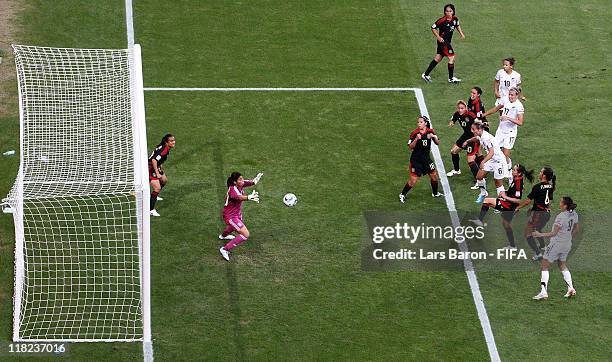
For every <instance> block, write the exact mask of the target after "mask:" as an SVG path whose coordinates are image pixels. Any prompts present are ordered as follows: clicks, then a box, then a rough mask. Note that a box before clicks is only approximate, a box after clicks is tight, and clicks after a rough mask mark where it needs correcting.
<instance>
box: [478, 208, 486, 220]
mask: <svg viewBox="0 0 612 362" xmlns="http://www.w3.org/2000/svg"><path fill="white" fill-rule="evenodd" d="M488 211H489V205H485V204H482V206H481V207H480V215H479V216H478V220H480V221H483V220H484V218H485V215H486V214H487V212H488Z"/></svg>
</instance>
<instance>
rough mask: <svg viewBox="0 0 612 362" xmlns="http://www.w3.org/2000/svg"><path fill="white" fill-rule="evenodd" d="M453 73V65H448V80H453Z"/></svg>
mask: <svg viewBox="0 0 612 362" xmlns="http://www.w3.org/2000/svg"><path fill="white" fill-rule="evenodd" d="M454 71H455V64H451V63H448V79H453V72H454Z"/></svg>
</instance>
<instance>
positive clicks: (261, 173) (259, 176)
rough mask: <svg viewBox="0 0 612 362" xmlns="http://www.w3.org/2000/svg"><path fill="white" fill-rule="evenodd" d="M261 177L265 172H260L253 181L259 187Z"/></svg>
mask: <svg viewBox="0 0 612 362" xmlns="http://www.w3.org/2000/svg"><path fill="white" fill-rule="evenodd" d="M261 176H263V172H260V173H258V174H257V176H255V178H254V179H253V182H254V183H255V185H257V183H258V182H259V180H260V179H261Z"/></svg>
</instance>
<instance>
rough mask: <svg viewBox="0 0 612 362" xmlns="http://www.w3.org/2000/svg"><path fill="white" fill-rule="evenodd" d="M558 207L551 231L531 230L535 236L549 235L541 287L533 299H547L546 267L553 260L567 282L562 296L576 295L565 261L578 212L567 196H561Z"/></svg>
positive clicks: (574, 231) (574, 232) (575, 230)
mask: <svg viewBox="0 0 612 362" xmlns="http://www.w3.org/2000/svg"><path fill="white" fill-rule="evenodd" d="M559 208H560V209H561V213H560V214H559V215H557V217H556V218H555V223H554V224H553V228H552V231H550V232H548V233H542V232H539V231H534V232H533V236H536V237H550V243H549V244H548V246H547V247H546V251H544V258H543V259H542V266H541V272H542V278H541V279H540V285H541V287H542V289H541V290H540V293H539V294H538V295H536V296H535V297H533V299H535V300H542V299H548V268H549V267H550V264H551V263H554V262H555V261H558V262H559V270H560V271H561V274H563V279H564V280H565V283H566V284H567V293H565V295H564V297H565V298H571V297H573V296H575V295H576V289H574V285H573V284H572V274H570V271H569V269H567V265H566V264H565V261H566V260H567V255H568V254H569V252H570V250H572V237H574V236H575V235H576V233H577V232H578V214H577V213H576V212H575V211H574V210H575V209H576V204H575V203H574V200H572V198H571V197H568V196H565V197H563V199H562V200H561V202H559Z"/></svg>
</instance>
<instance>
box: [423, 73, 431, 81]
mask: <svg viewBox="0 0 612 362" xmlns="http://www.w3.org/2000/svg"><path fill="white" fill-rule="evenodd" d="M421 78H422V79H423V80H424V81H426V82H427V83H431V77H430V76H428V75H425V73H423V74H421Z"/></svg>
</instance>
